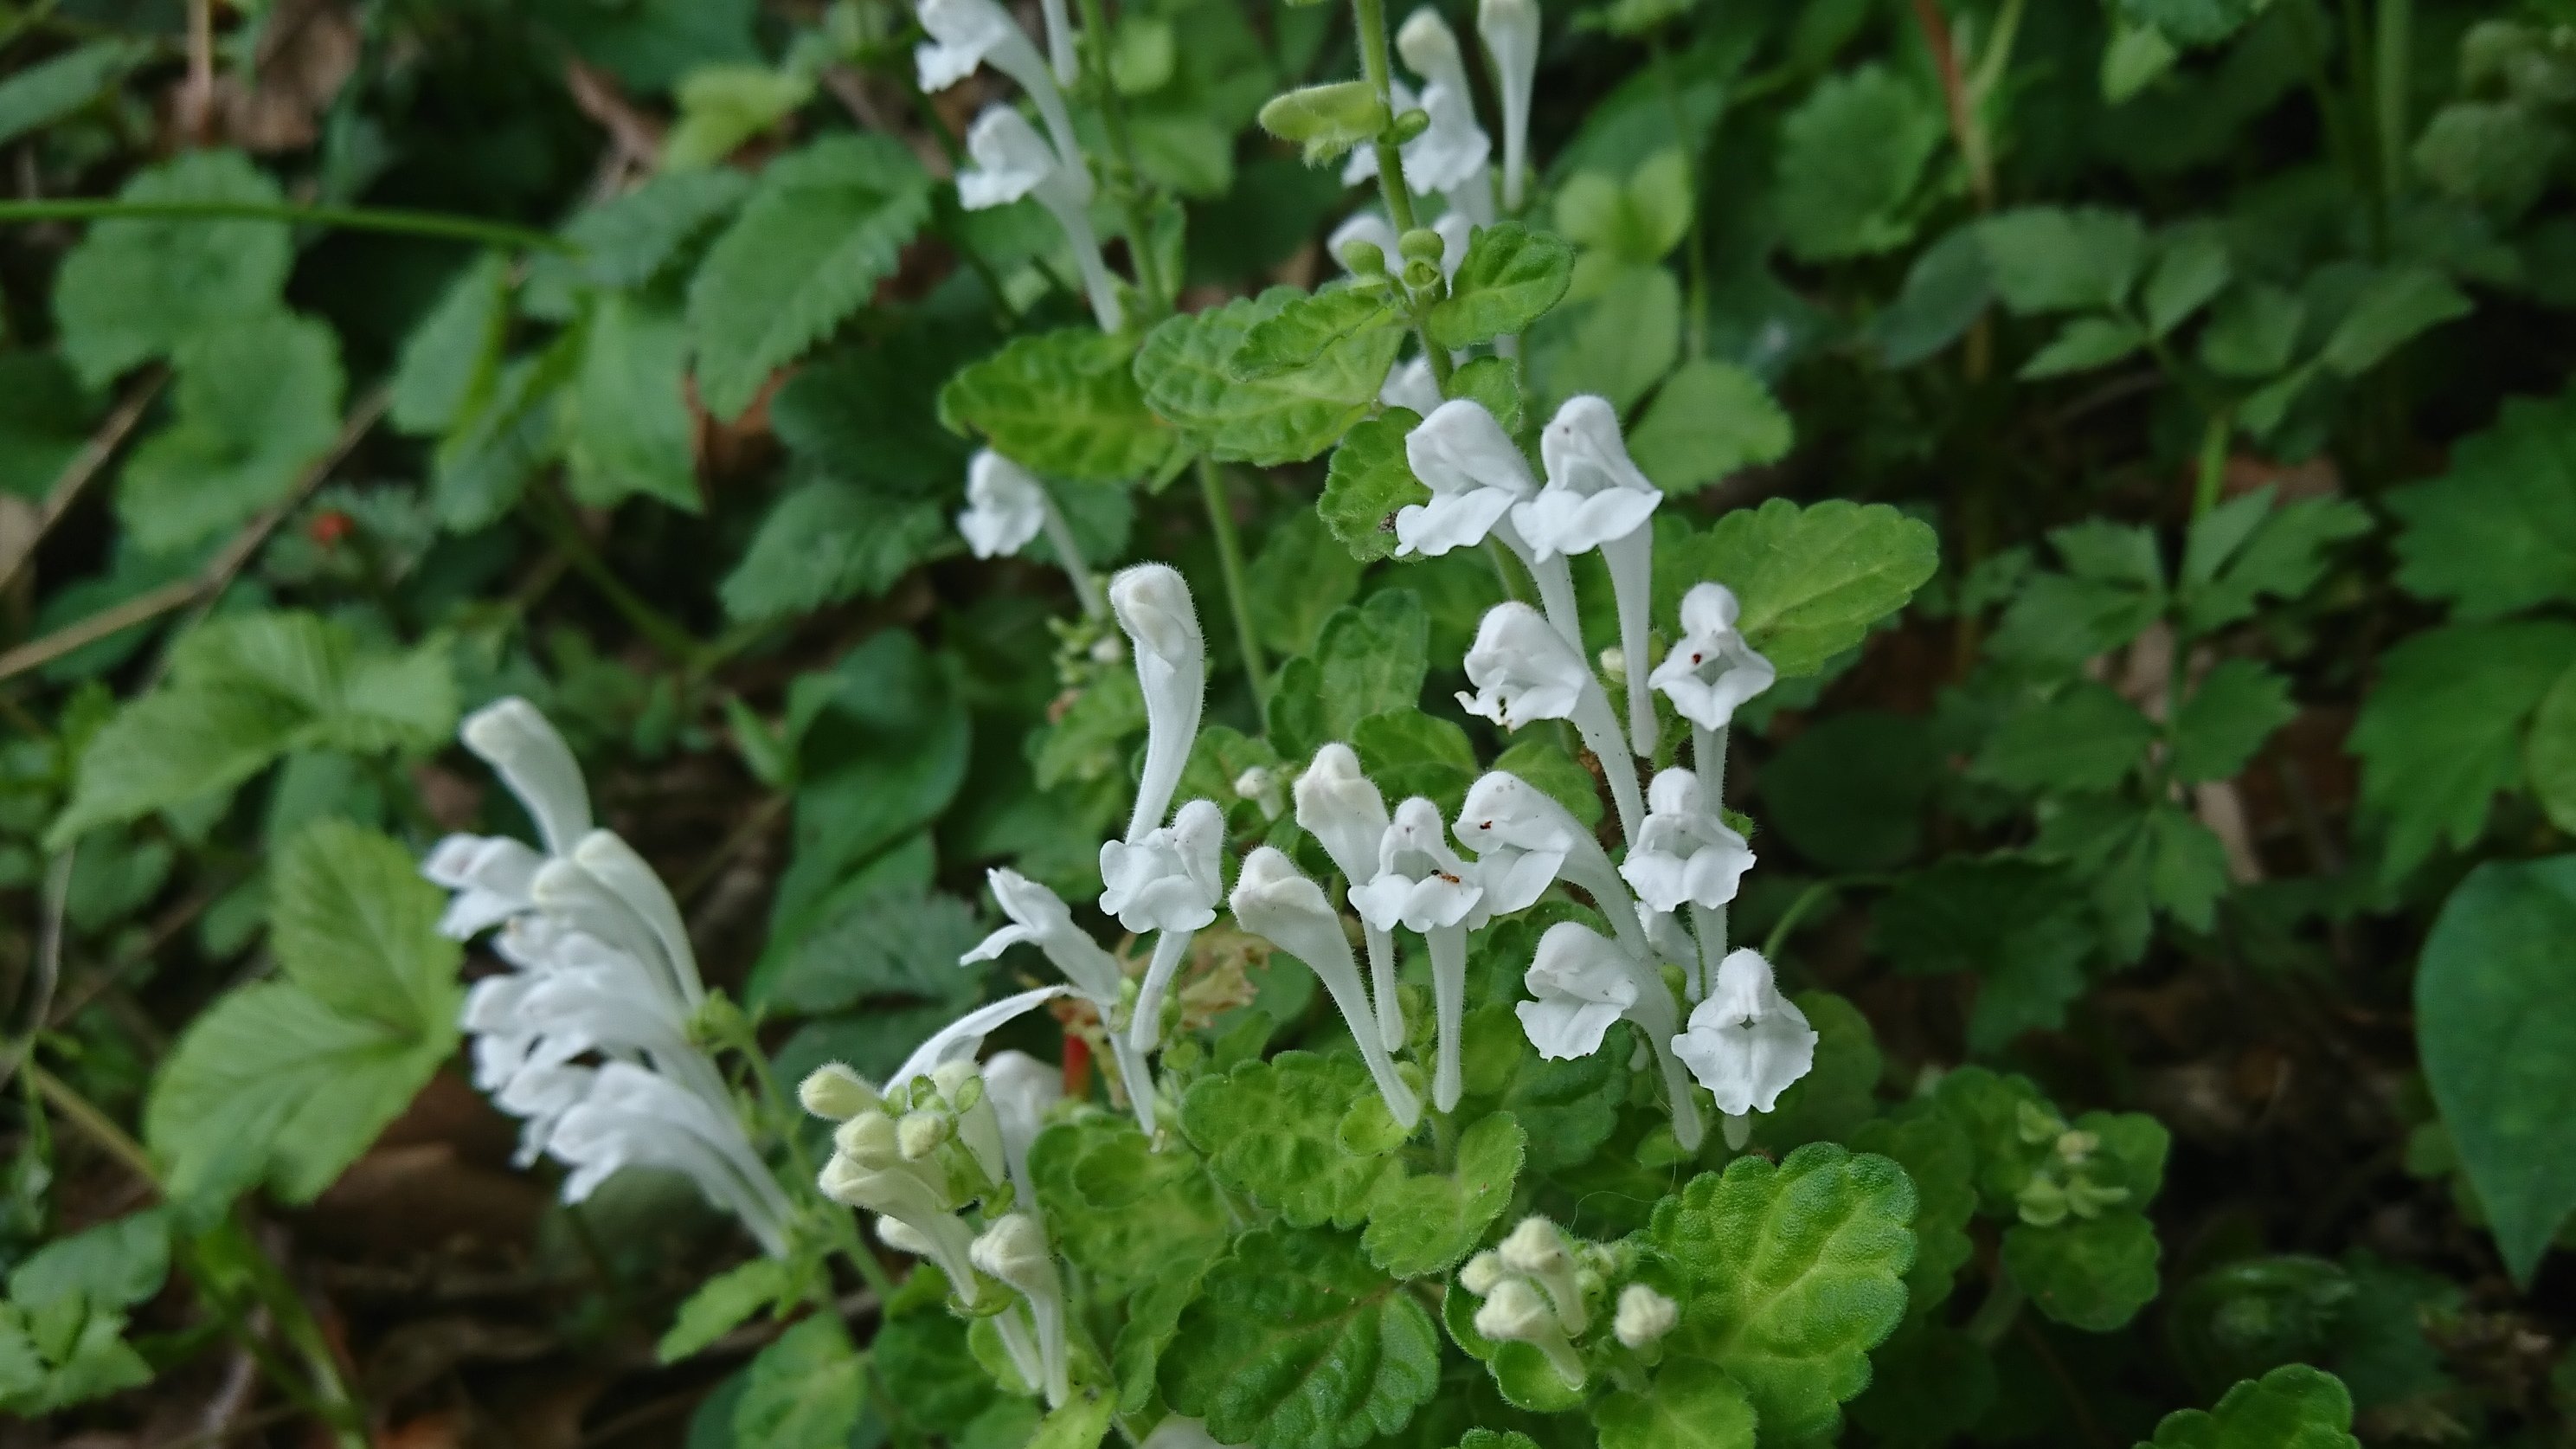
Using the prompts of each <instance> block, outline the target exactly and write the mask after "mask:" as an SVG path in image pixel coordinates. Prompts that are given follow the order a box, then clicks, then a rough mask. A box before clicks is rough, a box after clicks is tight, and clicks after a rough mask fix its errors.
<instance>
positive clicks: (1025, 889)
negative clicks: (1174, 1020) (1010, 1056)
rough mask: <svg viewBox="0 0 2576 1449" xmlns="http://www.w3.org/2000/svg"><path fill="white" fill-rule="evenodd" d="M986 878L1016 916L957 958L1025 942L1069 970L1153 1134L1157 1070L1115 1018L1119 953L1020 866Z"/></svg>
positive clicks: (983, 956) (982, 956) (1033, 1001)
mask: <svg viewBox="0 0 2576 1449" xmlns="http://www.w3.org/2000/svg"><path fill="white" fill-rule="evenodd" d="M984 879H985V882H986V883H987V884H988V885H990V886H991V887H992V889H993V899H994V901H995V902H996V903H998V904H999V905H1000V906H1001V908H1002V913H1003V914H1004V915H1006V916H1009V917H1010V918H1011V924H1009V925H1007V926H1004V927H1003V928H1002V929H1000V930H998V931H995V932H994V933H993V934H991V935H989V936H986V937H985V938H984V939H983V941H982V943H981V944H979V945H977V946H976V947H975V949H974V950H972V951H969V952H967V953H966V954H965V955H964V956H961V957H959V958H958V962H959V964H960V965H968V964H972V963H974V962H977V961H990V960H993V959H994V958H996V957H998V956H1000V955H1001V954H1002V953H1003V952H1004V951H1007V950H1009V949H1010V948H1011V947H1013V946H1016V945H1020V944H1022V943H1024V942H1025V943H1026V944H1028V945H1032V946H1035V947H1037V948H1038V950H1039V951H1040V952H1042V953H1044V955H1045V956H1046V958H1047V960H1048V962H1049V963H1051V964H1052V965H1053V966H1054V967H1055V969H1056V970H1058V971H1060V972H1062V973H1064V979H1065V980H1067V981H1069V982H1071V983H1073V990H1074V993H1075V994H1076V995H1078V996H1080V997H1081V998H1082V999H1083V1000H1085V1001H1088V1002H1090V1003H1091V1005H1092V1008H1093V1009H1094V1010H1096V1011H1098V1012H1099V1013H1100V1025H1101V1029H1102V1032H1103V1033H1104V1034H1105V1035H1106V1036H1107V1037H1108V1038H1109V1049H1110V1053H1111V1054H1112V1055H1113V1056H1114V1057H1116V1058H1117V1061H1118V1075H1119V1077H1120V1079H1121V1080H1123V1081H1124V1082H1125V1083H1126V1084H1127V1097H1128V1101H1129V1102H1130V1103H1131V1104H1133V1106H1134V1107H1135V1109H1136V1123H1137V1125H1138V1126H1140V1127H1142V1128H1144V1129H1145V1132H1146V1134H1147V1135H1148V1136H1150V1135H1152V1133H1153V1131H1154V1077H1153V1073H1152V1072H1151V1071H1150V1070H1148V1069H1147V1067H1146V1065H1145V1058H1144V1056H1143V1054H1142V1053H1140V1052H1138V1051H1136V1050H1135V1048H1133V1047H1132V1046H1130V1045H1129V1044H1128V1034H1127V1033H1126V1032H1122V1031H1119V1030H1117V1029H1116V1027H1115V1025H1114V1023H1113V1020H1112V1018H1113V1017H1114V1016H1115V1015H1116V1013H1117V1010H1118V998H1119V988H1120V984H1121V981H1122V979H1123V973H1122V972H1121V971H1120V970H1119V969H1118V958H1117V957H1115V956H1112V955H1110V954H1109V953H1108V952H1107V951H1104V950H1102V949H1101V948H1100V943H1099V942H1097V941H1095V940H1093V939H1091V938H1090V937H1089V936H1086V935H1084V934H1083V933H1082V932H1081V931H1080V930H1079V929H1077V928H1076V927H1075V926H1074V924H1073V912H1072V910H1071V909H1070V908H1068V907H1067V906H1066V905H1065V903H1064V899H1063V898H1062V897H1061V896H1058V895H1057V894H1056V893H1055V892H1053V891H1051V890H1048V889H1047V888H1046V887H1045V886H1042V885H1039V884H1038V883H1037V882H1036V881H1033V880H1030V879H1029V878H1028V877H1027V876H1024V875H1022V874H1020V873H1019V872H1018V871H1015V870H1006V869H1002V868H999V867H997V868H995V869H993V870H990V871H987V872H985V874H984ZM1046 990H1047V991H1048V992H1049V993H1051V994H1061V993H1060V992H1059V991H1057V989H1056V988H1052V987H1050V988H1046ZM1043 999H1044V997H1042V996H1040V995H1039V994H1038V993H1036V992H1022V993H1020V995H1018V996H1014V997H1008V998H1005V1001H997V1002H995V1003H993V1005H992V1006H987V1007H984V1008H981V1011H982V1012H990V1011H994V1010H995V1009H997V1008H999V1007H1001V1006H1002V1005H1004V1004H1005V1002H1020V1001H1026V1003H1027V1004H1026V1005H1023V1006H1021V1007H1020V1008H1019V1011H1026V1010H1029V1009H1030V1008H1031V1007H1034V1006H1036V1005H1037V1004H1038V1001H1039V1000H1043ZM980 1014H981V1012H970V1013H969V1014H968V1015H967V1016H966V1017H961V1018H959V1020H958V1022H957V1024H956V1025H953V1026H951V1027H949V1028H948V1030H947V1031H945V1032H942V1033H941V1034H940V1036H938V1037H933V1038H931V1041H932V1042H936V1041H939V1040H940V1039H941V1037H945V1036H947V1035H948V1034H949V1033H951V1032H956V1031H959V1030H960V1029H961V1028H962V1027H964V1025H965V1023H966V1022H967V1021H968V1020H971V1019H973V1018H974V1017H975V1016H978V1015H980ZM1018 1014H1019V1012H1018V1011H1014V1012H1012V1013H1010V1016H1016V1015H1018ZM1009 1019H1010V1017H1009V1016H1003V1017H1000V1018H998V1019H997V1020H995V1021H994V1022H993V1023H992V1025H987V1026H984V1027H982V1028H980V1029H978V1030H977V1031H976V1032H975V1039H976V1041H977V1042H978V1043H979V1044H980V1043H981V1042H982V1040H983V1033H984V1032H989V1031H991V1030H992V1029H993V1027H994V1026H998V1025H999V1024H1000V1023H1001V1021H1007V1020H1009ZM929 1050H930V1043H929V1042H925V1043H923V1044H922V1047H921V1049H920V1050H918V1051H915V1052H914V1053H913V1057H914V1059H915V1060H919V1059H920V1058H921V1057H922V1055H923V1053H924V1052H927V1051H929ZM973 1052H974V1048H971V1047H970V1048H967V1049H966V1051H965V1052H964V1053H963V1054H964V1055H970V1056H971V1055H973ZM937 1064H938V1063H937V1062H935V1061H934V1062H931V1063H930V1064H929V1065H927V1066H924V1067H922V1068H921V1070H922V1071H924V1072H926V1071H928V1070H929V1069H930V1066H936V1065H937ZM907 1065H909V1064H907ZM887 1088H888V1090H892V1089H893V1084H892V1083H888V1084H887Z"/></svg>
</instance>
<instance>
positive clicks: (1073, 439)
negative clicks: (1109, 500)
mask: <svg viewBox="0 0 2576 1449" xmlns="http://www.w3.org/2000/svg"><path fill="white" fill-rule="evenodd" d="M1132 362H1133V358H1132V356H1131V354H1130V352H1129V348H1128V345H1127V343H1126V342H1125V341H1123V340H1122V339H1120V338H1116V337H1108V336H1103V335H1102V334H1101V333H1099V332H1097V331H1094V330H1092V329H1091V328H1088V327H1067V328H1062V329H1060V330H1058V331H1054V332H1040V333H1038V334H1036V335H1035V336H1030V337H1021V338H1015V339H1013V341H1012V342H1011V344H1010V345H1009V346H1007V347H1004V348H1003V349H1002V350H1001V351H999V352H996V353H994V354H993V355H992V356H990V357H987V358H985V359H984V360H983V361H981V362H976V363H972V364H969V365H968V366H966V367H963V368H960V369H959V370H958V372H957V375H956V376H954V377H952V378H950V379H949V380H948V383H947V385H946V386H944V387H942V388H940V390H939V420H940V421H941V422H943V423H945V424H947V425H948V426H949V427H950V428H952V429H955V430H956V431H958V432H961V433H964V432H969V431H971V432H974V433H980V434H982V435H983V437H984V438H985V439H986V441H988V442H990V443H991V444H992V445H993V447H994V449H995V450H996V451H998V452H1000V453H1001V454H1002V455H1003V456H1005V457H1007V458H1009V459H1011V460H1012V461H1013V462H1015V463H1018V464H1019V465H1020V466H1022V467H1024V468H1028V469H1031V470H1033V471H1035V472H1038V473H1041V474H1044V475H1045V476H1047V477H1050V478H1068V479H1073V480H1075V481H1077V482H1088V483H1132V482H1135V481H1136V480H1137V479H1139V478H1146V477H1151V476H1154V475H1156V474H1158V473H1160V472H1161V471H1162V470H1163V469H1164V467H1165V466H1167V465H1168V463H1169V462H1170V460H1171V455H1172V451H1173V449H1174V448H1175V447H1177V446H1178V445H1179V442H1180V440H1179V439H1178V438H1176V437H1174V436H1173V434H1172V430H1171V429H1170V428H1168V427H1166V426H1165V425H1164V423H1163V420H1162V419H1160V418H1158V417H1156V416H1154V414H1153V413H1152V411H1151V410H1149V409H1148V408H1147V407H1146V406H1145V395H1144V393H1143V392H1141V391H1139V390H1138V388H1137V386H1136V377H1135V373H1134V371H1133V370H1132V367H1131V363H1132Z"/></svg>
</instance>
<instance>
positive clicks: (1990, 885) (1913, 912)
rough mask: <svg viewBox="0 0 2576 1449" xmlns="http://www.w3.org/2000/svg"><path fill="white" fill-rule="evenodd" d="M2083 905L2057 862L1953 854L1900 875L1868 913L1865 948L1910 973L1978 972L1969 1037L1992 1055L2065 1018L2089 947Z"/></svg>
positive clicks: (2060, 1023)
mask: <svg viewBox="0 0 2576 1449" xmlns="http://www.w3.org/2000/svg"><path fill="white" fill-rule="evenodd" d="M2086 904H2087V903H2086V900H2085V897H2084V894H2083V892H2082V890H2081V888H2080V886H2079V885H2078V883H2077V882H2076V881H2075V880H2074V879H2073V878H2072V877H2071V875H2070V874H2069V872H2067V871H2066V870H2065V869H2064V868H2063V867H2059V866H2052V865H2045V864H2042V863H2040V862H2038V861H2035V860H2031V859H2027V858H2025V857H2021V856H2015V855H1995V856H1988V857H1985V858H1983V859H1975V858H1965V857H1953V858H1951V859H1947V860H1943V861H1941V862H1939V863H1938V864H1936V865H1934V866H1932V867H1931V868H1929V869H1927V870H1921V871H1916V872H1914V873H1912V874H1910V875H1907V876H1905V877H1904V878H1903V879H1901V880H1900V881H1898V882H1897V885H1896V889H1894V890H1893V891H1890V892H1889V893H1888V894H1887V895H1886V896H1885V897H1884V898H1882V899H1881V900H1880V901H1879V902H1878V904H1877V905H1876V906H1874V907H1873V908H1872V909H1871V912H1870V917H1871V927H1872V934H1871V944H1872V946H1873V947H1874V948H1875V949H1877V950H1878V951H1880V952H1882V953H1884V954H1885V955H1886V956H1887V957H1888V959H1889V961H1890V962H1891V963H1893V964H1894V965H1895V967H1896V969H1897V970H1898V971H1900V972H1902V973H1904V974H1907V975H1919V976H1931V975H1942V974H1947V973H1951V972H1969V973H1973V974H1974V975H1976V976H1977V977H1978V988H1977V1001H1976V1007H1975V1009H1974V1011H1973V1012H1972V1013H1971V1014H1970V1016H1969V1019H1968V1041H1969V1045H1970V1046H1972V1047H1973V1048H1975V1049H1976V1050H1978V1051H1981V1052H1983V1051H1992V1050H1995V1049H1998V1048H2001V1047H2003V1046H2005V1045H2008V1044H2009V1043H2010V1042H2011V1041H2012V1039H2013V1038H2015V1037H2017V1036H2019V1035H2021V1033H2023V1032H2025V1031H2030V1030H2034V1029H2040V1030H2046V1029H2053V1028H2056V1027H2060V1026H2063V1025H2065V1024H2066V1008H2067V1007H2068V1006H2069V1005H2070V1004H2072V1003H2073V1001H2074V1000H2075V998H2076V997H2077V996H2079V995H2081V994H2082V993H2083V990H2084V972H2083V966H2084V962H2085V959H2086V958H2087V957H2089V956H2090V955H2092V953H2093V946H2094V935H2095V933H2094V929H2093V925H2092V922H2091V921H2090V920H2089V919H2088V912H2087V910H2086Z"/></svg>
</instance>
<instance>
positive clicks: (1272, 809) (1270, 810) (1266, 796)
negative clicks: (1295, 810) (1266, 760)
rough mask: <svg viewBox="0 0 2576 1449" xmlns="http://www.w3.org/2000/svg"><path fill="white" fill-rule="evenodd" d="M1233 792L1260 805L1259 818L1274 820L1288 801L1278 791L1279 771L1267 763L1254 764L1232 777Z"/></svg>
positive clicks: (1286, 806)
mask: <svg viewBox="0 0 2576 1449" xmlns="http://www.w3.org/2000/svg"><path fill="white" fill-rule="evenodd" d="M1234 793H1235V795H1236V796H1237V797H1239V798H1241V799H1245V800H1249V801H1251V802H1252V803H1253V804H1255V805H1258V806H1260V807H1261V818H1262V819H1264V820H1276V819H1278V818H1279V812H1280V811H1282V810H1285V809H1287V808H1288V802H1287V800H1286V798H1285V797H1284V796H1282V795H1281V794H1280V793H1279V772H1278V771H1277V770H1274V769H1271V768H1270V767H1269V766H1268V765H1254V766H1253V767H1251V768H1250V769H1248V770H1245V771H1244V772H1243V773H1242V774H1240V775H1237V776H1235V777H1234Z"/></svg>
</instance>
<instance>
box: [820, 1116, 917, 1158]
mask: <svg viewBox="0 0 2576 1449" xmlns="http://www.w3.org/2000/svg"><path fill="white" fill-rule="evenodd" d="M832 1145H833V1146H834V1147H836V1148H839V1149H840V1151H841V1155H843V1156H845V1157H847V1158H849V1159H850V1161H851V1162H852V1163H853V1164H854V1165H856V1166H857V1167H858V1168H859V1169H860V1170H861V1171H864V1172H883V1171H884V1170H886V1169H887V1168H889V1167H892V1166H894V1165H895V1164H897V1163H899V1162H901V1161H903V1159H904V1153H903V1147H902V1144H901V1143H899V1142H898V1141H897V1140H896V1133H895V1125H894V1119H893V1118H892V1117H889V1116H887V1115H886V1114H884V1113H883V1112H862V1113H860V1114H859V1115H857V1116H855V1117H852V1118H851V1119H850V1120H849V1121H847V1122H844V1123H842V1124H841V1125H840V1126H839V1127H838V1128H836V1129H834V1130H833V1133H832Z"/></svg>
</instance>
